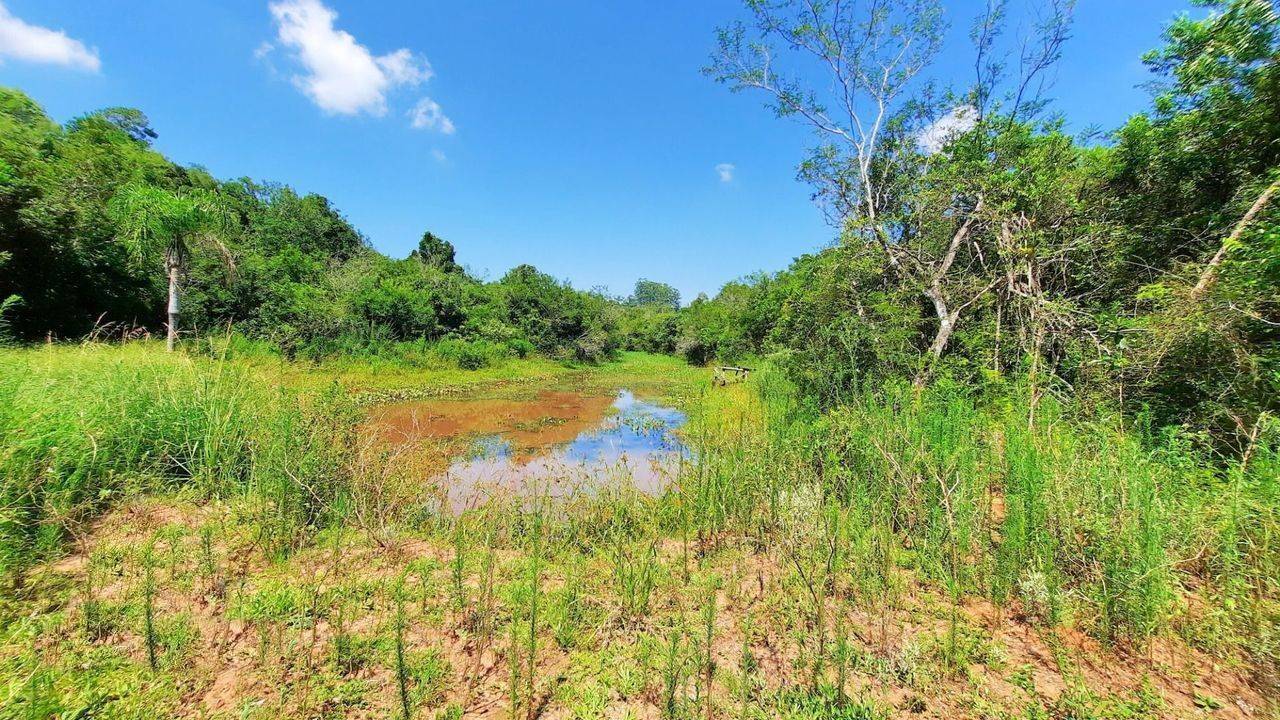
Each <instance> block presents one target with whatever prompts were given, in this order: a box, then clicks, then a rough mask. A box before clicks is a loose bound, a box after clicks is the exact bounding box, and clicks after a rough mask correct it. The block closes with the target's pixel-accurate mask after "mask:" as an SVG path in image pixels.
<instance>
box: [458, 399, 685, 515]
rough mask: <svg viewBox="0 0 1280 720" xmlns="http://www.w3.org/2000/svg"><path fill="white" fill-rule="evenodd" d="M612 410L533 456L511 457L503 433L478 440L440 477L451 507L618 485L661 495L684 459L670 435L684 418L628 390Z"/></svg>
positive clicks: (678, 446)
mask: <svg viewBox="0 0 1280 720" xmlns="http://www.w3.org/2000/svg"><path fill="white" fill-rule="evenodd" d="M612 407H613V408H614V409H615V410H616V412H614V413H613V414H611V415H609V416H607V417H606V418H605V419H604V420H603V421H602V422H601V423H600V425H599V426H597V427H595V428H593V429H590V430H586V431H584V432H582V433H580V434H579V435H578V436H577V437H575V438H574V439H573V440H572V441H570V442H569V443H567V444H562V445H558V446H553V447H551V448H549V449H547V450H545V451H544V452H542V453H539V454H536V455H533V456H532V457H530V456H522V455H521V454H519V453H517V452H516V451H515V450H514V449H513V448H512V444H511V443H510V441H508V440H507V439H505V438H504V437H503V436H502V435H501V434H495V435H487V436H484V437H481V438H479V439H478V440H477V441H476V442H475V443H473V445H472V448H471V452H470V454H469V456H468V457H466V458H463V459H460V460H457V461H455V462H454V463H453V464H452V465H451V466H450V467H449V469H448V470H447V471H446V472H445V473H443V475H442V476H441V477H440V478H439V479H440V480H441V481H442V484H443V485H444V486H445V487H447V488H449V499H450V503H451V504H452V505H454V506H455V507H467V506H470V505H474V504H478V503H480V502H482V501H483V499H484V498H485V497H487V496H489V495H492V494H495V493H507V494H511V493H516V494H528V493H534V492H536V493H538V494H542V493H546V494H548V495H550V496H552V497H564V496H567V495H570V494H572V493H574V492H577V491H587V492H589V491H591V490H594V489H599V488H601V487H606V486H611V485H618V484H626V485H631V486H633V487H635V488H637V489H639V490H641V491H643V492H646V493H657V492H659V491H660V490H661V489H662V488H663V487H664V486H665V485H666V484H667V483H668V482H670V481H671V480H672V479H673V478H674V477H675V474H676V472H677V470H678V468H679V464H680V460H681V458H687V457H688V455H689V451H688V449H687V448H686V447H685V446H684V445H683V444H682V443H681V442H680V440H679V438H677V437H676V436H675V434H674V433H673V432H672V431H674V430H675V429H677V428H679V427H680V426H681V425H684V423H685V421H686V419H687V418H686V417H685V414H684V413H682V412H680V411H679V410H675V409H673V408H668V407H663V406H661V405H658V404H655V403H651V402H647V401H644V400H639V399H637V398H636V397H635V395H633V394H632V393H631V392H629V391H626V390H623V391H621V392H619V393H618V396H617V398H615V399H614V401H613V405H612Z"/></svg>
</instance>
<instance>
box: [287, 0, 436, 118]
mask: <svg viewBox="0 0 1280 720" xmlns="http://www.w3.org/2000/svg"><path fill="white" fill-rule="evenodd" d="M269 8H270V10H271V16H272V17H273V18H274V19H275V21H276V28H277V36H276V37H277V40H278V41H279V43H280V45H281V46H283V47H286V48H288V49H289V50H291V51H292V53H293V57H294V59H296V60H297V62H298V63H299V64H300V65H301V66H302V68H303V69H304V70H305V72H304V73H302V74H298V75H295V76H294V78H293V83H294V85H296V86H297V87H298V89H299V90H301V91H302V92H303V93H304V94H305V95H306V96H307V97H309V98H311V100H312V101H313V102H315V104H316V105H318V106H320V108H321V109H322V110H324V111H325V112H330V113H336V114H339V115H357V114H359V113H362V112H363V113H369V114H371V115H379V116H380V115H383V114H385V113H386V111H387V93H388V92H389V91H390V90H391V89H392V88H394V87H396V86H398V85H417V84H419V83H421V82H424V81H426V80H427V79H429V78H430V77H431V65H430V64H429V63H427V60H426V58H423V57H421V56H418V55H415V54H414V53H412V52H410V51H409V50H406V49H403V48H402V49H400V50H396V51H394V52H391V53H387V54H386V55H380V56H374V55H373V53H371V52H370V51H369V48H367V47H365V46H364V45H361V44H360V43H358V42H356V39H355V38H354V37H352V35H351V33H348V32H346V31H345V30H339V29H337V28H336V27H334V21H335V20H337V18H338V14H337V13H336V12H334V11H333V10H331V9H330V8H328V7H326V6H325V5H324V4H323V3H321V2H320V0H279V1H278V2H273V3H271V4H270V5H269ZM267 52H269V50H268V51H267Z"/></svg>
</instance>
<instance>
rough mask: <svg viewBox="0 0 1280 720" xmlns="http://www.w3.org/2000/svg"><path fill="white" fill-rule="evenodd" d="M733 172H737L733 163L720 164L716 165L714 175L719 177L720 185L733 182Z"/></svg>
mask: <svg viewBox="0 0 1280 720" xmlns="http://www.w3.org/2000/svg"><path fill="white" fill-rule="evenodd" d="M734 170H737V167H735V166H734V165H733V163H720V164H719V165H716V174H717V175H719V176H720V182H722V183H727V182H733V171H734Z"/></svg>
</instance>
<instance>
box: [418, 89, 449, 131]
mask: <svg viewBox="0 0 1280 720" xmlns="http://www.w3.org/2000/svg"><path fill="white" fill-rule="evenodd" d="M409 124H410V125H412V126H413V127H414V128H416V129H418V130H439V131H440V132H442V133H444V134H445V135H452V134H453V133H454V131H455V130H457V128H455V127H454V126H453V121H452V120H450V119H449V118H448V117H447V116H446V115H445V114H444V110H442V109H441V108H440V103H438V102H436V101H435V100H432V99H431V98H429V97H424V98H422V99H421V100H419V101H418V104H417V105H414V106H413V109H412V110H410V111H409Z"/></svg>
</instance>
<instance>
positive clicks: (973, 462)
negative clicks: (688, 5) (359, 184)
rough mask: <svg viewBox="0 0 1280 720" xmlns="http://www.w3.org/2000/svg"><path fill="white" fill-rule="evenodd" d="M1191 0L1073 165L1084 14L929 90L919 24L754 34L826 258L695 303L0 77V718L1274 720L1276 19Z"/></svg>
mask: <svg viewBox="0 0 1280 720" xmlns="http://www.w3.org/2000/svg"><path fill="white" fill-rule="evenodd" d="M1203 4H1204V5H1206V6H1207V10H1206V11H1205V12H1204V13H1203V14H1202V15H1197V16H1196V17H1190V16H1188V17H1182V18H1180V19H1177V20H1175V21H1173V22H1172V23H1171V24H1170V25H1169V26H1168V27H1167V29H1166V32H1165V36H1164V44H1163V45H1162V47H1161V48H1159V49H1157V50H1156V51H1153V52H1152V53H1151V54H1150V55H1148V56H1147V57H1146V58H1145V62H1146V63H1147V64H1148V66H1149V67H1150V68H1151V70H1152V71H1153V72H1154V73H1155V75H1156V77H1157V78H1158V79H1159V81H1160V82H1161V85H1160V87H1158V88H1156V91H1157V92H1156V95H1155V97H1154V98H1153V100H1152V103H1151V107H1150V108H1149V109H1148V110H1147V111H1146V112H1144V113H1141V114H1139V115H1136V116H1134V117H1133V118H1132V119H1130V120H1129V121H1128V122H1127V123H1126V124H1125V125H1124V126H1123V127H1121V128H1119V129H1117V130H1115V131H1114V132H1112V133H1110V134H1108V135H1106V137H1105V138H1101V139H1100V138H1098V137H1093V136H1086V137H1072V136H1070V135H1068V134H1066V133H1065V132H1064V130H1063V127H1064V125H1063V123H1062V122H1061V121H1060V119H1059V118H1056V117H1054V116H1053V115H1052V114H1051V113H1050V112H1048V111H1047V101H1046V100H1045V99H1044V98H1041V97H1039V96H1038V93H1037V92H1036V91H1035V88H1038V87H1042V83H1041V79H1042V78H1043V77H1044V74H1045V73H1047V72H1049V71H1050V70H1051V68H1052V66H1053V65H1054V64H1055V63H1056V62H1057V60H1058V58H1059V57H1060V56H1061V53H1062V52H1063V50H1062V48H1063V46H1064V43H1065V41H1066V38H1067V37H1068V35H1069V27H1070V19H1071V9H1072V4H1071V3H1070V2H1055V1H1053V0H1048V1H1047V2H1045V3H1044V4H1043V8H1044V10H1045V12H1044V14H1043V15H1042V17H1041V22H1040V23H1038V24H1037V25H1036V26H1035V27H1034V28H1031V30H1030V31H1029V33H1028V34H1027V35H1026V36H1025V37H1018V38H1015V37H1012V32H1011V31H1010V34H1006V30H1007V25H1008V22H1007V19H1006V5H1005V3H1003V2H990V3H985V4H984V7H985V10H984V11H983V12H980V13H979V16H978V17H977V18H976V19H975V22H974V24H973V28H972V32H971V34H970V40H971V41H972V43H973V45H974V54H975V58H974V59H975V62H974V65H973V67H974V68H975V70H976V71H977V78H976V80H975V81H974V83H973V84H972V85H967V86H964V87H954V88H952V89H951V90H950V91H949V92H947V93H944V94H942V96H939V95H938V94H936V93H932V92H926V91H925V90H921V89H920V88H921V87H932V86H930V85H929V84H928V83H927V82H926V81H927V80H929V79H930V78H929V77H928V70H929V68H931V67H932V66H933V64H934V60H935V59H936V58H937V56H938V53H939V51H940V50H939V48H940V43H941V42H942V38H943V36H944V35H945V31H946V27H945V23H944V21H943V16H942V15H941V13H940V11H939V6H938V4H937V3H935V2H929V1H927V0H922V1H920V2H901V3H899V2H892V3H878V4H873V5H872V8H873V10H874V11H872V12H869V13H862V12H861V10H863V9H865V7H864V6H863V5H860V4H857V3H850V4H844V3H825V2H777V3H773V2H770V3H765V2H751V3H748V4H747V8H746V11H745V13H746V14H745V15H744V17H745V18H746V20H745V21H744V22H741V23H736V24H731V25H728V26H726V27H725V28H723V30H722V31H721V33H720V34H719V36H718V42H717V44H716V50H715V51H714V53H713V55H712V58H711V60H710V61H709V64H708V67H707V68H706V72H707V74H708V75H710V76H711V77H712V78H713V79H715V80H717V81H719V82H722V83H724V84H727V85H728V86H730V87H731V88H733V89H735V90H741V91H746V92H757V93H763V94H764V95H766V96H767V97H768V98H770V100H769V102H770V107H771V109H772V110H773V111H774V112H776V113H777V114H778V115H780V116H783V117H786V118H790V119H798V120H800V121H802V122H804V123H807V124H809V125H810V126H812V128H813V129H814V130H815V132H816V133H817V136H818V138H819V140H818V142H817V144H816V146H815V148H814V149H813V152H812V153H811V154H810V155H809V156H808V157H807V158H806V159H805V160H804V161H803V162H802V164H801V166H800V175H801V178H802V179H803V180H805V181H806V182H809V183H810V184H811V185H812V187H813V189H814V192H815V196H816V199H817V200H818V201H819V204H820V205H821V207H822V209H823V210H824V211H826V212H827V214H828V216H829V217H830V218H831V219H832V221H833V225H834V227H835V228H836V232H837V233H839V239H838V241H837V242H835V243H834V244H832V245H831V246H830V247H827V248H825V249H823V250H821V251H819V252H816V253H814V254H811V255H805V256H803V257H800V258H797V259H796V260H795V261H794V262H793V263H792V264H791V265H790V266H789V267H787V268H785V269H782V270H780V271H778V272H776V273H769V274H760V275H756V276H752V277H748V278H744V279H742V280H740V281H734V282H730V283H728V284H726V285H725V286H724V287H723V289H722V290H721V291H720V292H719V293H718V294H717V295H716V296H715V297H698V298H697V299H695V300H693V301H692V302H690V303H688V304H682V303H681V300H680V297H679V293H678V292H676V291H675V290H674V288H672V287H671V286H669V285H666V284H664V283H661V282H656V281H653V280H644V279H642V280H640V281H638V282H637V283H636V286H635V289H634V291H633V292H632V293H631V295H630V296H629V297H625V298H623V297H611V296H609V295H607V294H606V293H604V292H602V291H591V292H585V291H581V290H578V289H575V288H574V287H572V286H570V285H569V284H568V283H566V282H563V281H560V280H557V279H556V278H554V277H551V276H550V275H547V274H546V273H543V272H541V271H539V270H537V269H536V268H534V267H533V266H531V265H520V266H517V267H515V268H514V269H512V270H511V271H509V272H507V273H505V274H504V275H503V276H502V277H500V278H498V279H497V280H488V279H484V278H481V277H478V276H476V275H474V274H473V273H471V272H470V271H469V270H468V269H466V268H464V267H462V266H460V265H459V263H458V262H457V261H456V258H455V254H454V248H453V246H452V245H451V244H450V243H449V242H447V241H445V240H444V239H442V238H440V237H438V236H436V235H435V234H433V233H431V232H426V233H424V234H423V236H422V239H421V241H420V243H419V245H418V247H417V249H416V250H414V251H413V253H412V254H411V255H410V256H409V257H408V258H405V259H393V258H389V257H387V256H385V255H383V254H381V253H379V252H377V251H376V250H374V249H373V248H372V247H371V246H370V245H369V244H368V243H367V242H366V241H365V240H364V238H363V237H362V236H361V235H360V234H359V232H358V231H356V230H355V228H354V227H353V226H352V225H351V224H350V223H349V222H348V221H347V220H346V219H345V218H344V217H343V216H342V215H341V214H340V213H338V212H337V211H336V210H335V209H334V208H333V207H332V206H331V204H330V203H329V201H328V200H326V199H325V198H323V197H321V196H319V195H306V196H300V195H298V194H297V193H296V192H294V191H293V190H291V189H289V188H288V187H286V186H280V185H275V184H268V183H258V182H254V181H252V180H248V179H242V180H236V181H222V180H218V179H216V178H214V177H212V176H211V175H210V174H209V173H207V172H206V171H204V170H202V169H200V168H196V167H181V166H178V165H176V164H174V163H172V162H170V161H169V160H168V159H166V158H164V157H163V156H162V155H160V154H159V153H158V152H157V151H156V150H155V149H154V148H152V147H151V145H150V142H151V139H153V138H154V137H155V133H154V131H152V130H151V129H150V126H149V124H148V122H147V120H146V117H145V116H144V115H142V113H140V112H138V111H136V110H130V109H125V108H109V109H107V110H104V111H100V112H95V113H90V114H88V115H85V116H82V117H80V118H77V119H76V120H73V121H72V122H70V123H67V124H66V125H59V124H57V123H54V122H53V121H51V120H50V119H49V118H48V117H47V116H46V115H45V113H44V112H43V110H42V109H41V108H39V107H38V106H37V105H36V104H35V103H34V102H33V101H32V100H30V99H29V98H28V97H27V96H26V95H24V94H23V93H22V92H20V91H17V90H10V89H3V90H0V241H2V242H3V244H2V245H0V297H3V298H7V299H5V300H4V301H3V303H0V338H3V346H2V347H0V587H2V588H3V592H0V718H15V719H16V718H52V717H58V718H139V719H141V718H154V717H192V718H196V717H199V718H338V717H350V718H385V717H396V718H406V719H407V718H461V717H487V718H499V717H501V718H512V719H514V718H522V719H524V720H532V719H533V718H539V717H542V718H596V717H617V718H624V717H628V718H629V717H634V718H663V719H664V720H677V719H686V718H687V719H690V720H691V719H692V718H703V719H704V720H713V719H717V718H719V719H722V720H724V719H727V718H737V719H741V720H747V719H754V718H761V719H763V718H796V719H799V718H829V719H832V720H835V719H842V720H850V719H858V720H871V719H877V718H889V717H917V716H918V717H934V718H955V717H966V718H984V719H987V718H990V719H997V718H998V719H1005V718H1008V719H1012V718H1028V719H1032V718H1037V719H1038V718H1044V719H1046V720H1047V719H1050V718H1052V719H1057V718H1062V719H1066V718H1079V719H1084V718H1098V719H1108V720H1110V719H1122V718H1133V719H1135V720H1136V719H1138V718H1149V717H1174V718H1193V717H1205V716H1213V717H1231V718H1256V717H1261V718H1266V717H1276V716H1277V713H1278V712H1280V708H1278V707H1277V705H1276V697H1277V696H1280V581H1278V578H1280V434H1278V433H1280V426H1278V425H1277V422H1276V417H1277V412H1280V374H1278V373H1277V368H1278V367H1280V335H1278V334H1277V328H1280V305H1278V304H1277V298H1280V291H1278V288H1280V260H1278V259H1280V230H1278V229H1280V205H1277V204H1276V201H1275V200H1274V199H1273V198H1274V197H1275V196H1276V194H1277V188H1280V185H1277V183H1278V182H1280V180H1278V179H1277V174H1276V173H1277V169H1276V168H1277V167H1280V119H1278V118H1277V115H1276V108H1280V65H1278V64H1277V58H1280V17H1278V16H1277V14H1276V10H1275V6H1274V3H1272V2H1269V1H1268V0H1221V1H1218V0H1211V1H1209V2H1205V3H1203ZM1011 43H1012V45H1010V44H1011ZM1010 47H1016V48H1018V51H1017V52H1018V53H1019V55H1018V58H1019V60H1020V62H1016V63H1015V62H1006V61H1002V60H1000V58H1009V57H1013V56H1012V55H1010V54H1009V53H1011V52H1014V51H1013V50H1010ZM797 58H798V60H797ZM792 61H796V62H813V61H816V62H817V65H818V68H819V70H818V75H817V77H818V78H819V80H818V81H817V82H816V83H815V82H812V80H813V78H814V77H815V76H814V74H813V69H812V68H809V71H808V72H805V71H801V70H795V72H794V73H793V72H792V70H793V69H795V68H796V66H795V65H792V64H791V63H792ZM875 78H880V80H878V81H877V80H875ZM869 107H870V108H876V109H877V110H875V111H873V112H871V113H870V114H868V112H867V108H869ZM837 108H839V109H838V110H837ZM939 123H941V124H939ZM939 128H942V129H949V130H948V132H945V133H944V132H941V130H940V129H939ZM161 271H163V272H161ZM179 297H180V298H181V301H180V302H179V300H178V298H179ZM166 299H168V300H171V302H170V303H169V304H168V305H166V303H165V302H164V301H165V300H166ZM170 309H172V312H170ZM162 334H163V335H165V336H166V338H165V341H164V342H162V341H160V340H159V339H158V338H159V336H160V335H162ZM153 338H156V339H153ZM722 364H733V365H744V364H745V365H747V366H749V367H751V368H753V371H752V372H751V373H750V374H749V375H748V376H747V377H746V378H745V379H744V380H743V381H742V382H732V383H726V382H713V379H714V378H716V377H717V375H716V371H715V369H714V367H715V366H716V365H722ZM721 377H723V376H721Z"/></svg>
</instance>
